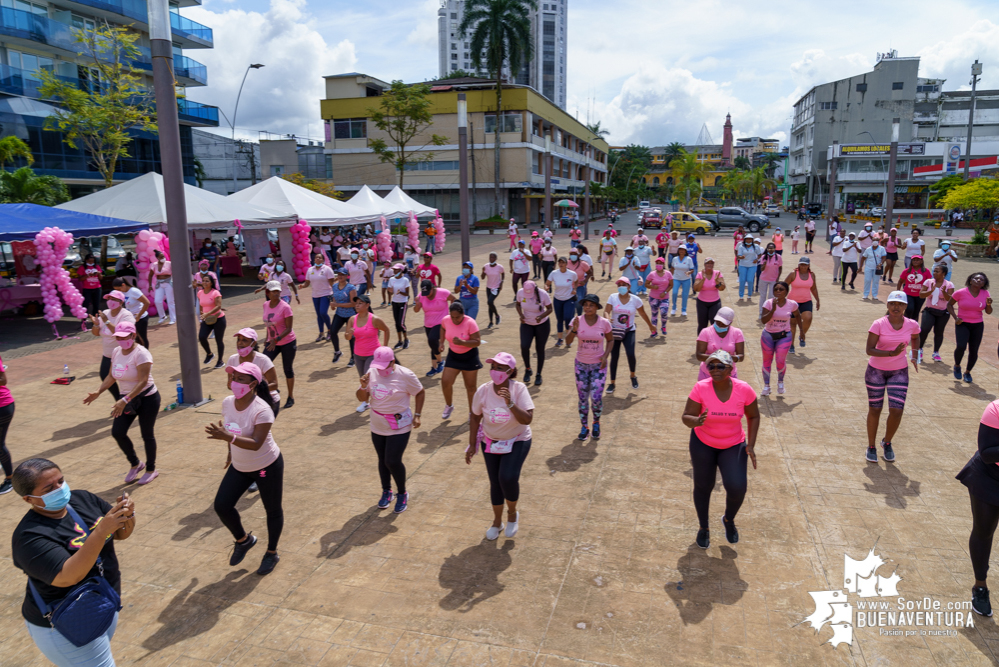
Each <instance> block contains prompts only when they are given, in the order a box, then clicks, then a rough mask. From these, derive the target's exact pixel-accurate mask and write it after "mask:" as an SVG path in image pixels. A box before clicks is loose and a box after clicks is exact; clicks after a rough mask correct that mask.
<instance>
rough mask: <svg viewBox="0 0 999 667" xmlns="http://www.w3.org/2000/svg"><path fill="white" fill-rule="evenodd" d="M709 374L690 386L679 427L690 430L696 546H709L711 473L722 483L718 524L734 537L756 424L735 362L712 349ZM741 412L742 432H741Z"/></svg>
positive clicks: (750, 395) (754, 407)
mask: <svg viewBox="0 0 999 667" xmlns="http://www.w3.org/2000/svg"><path fill="white" fill-rule="evenodd" d="M707 366H708V373H710V375H711V377H710V378H709V379H707V380H700V381H699V382H697V384H695V385H694V388H693V389H692V390H691V392H690V395H689V396H688V397H687V405H686V407H684V410H683V425H684V426H686V427H687V428H689V429H691V431H690V463H691V465H692V467H693V469H694V474H693V477H694V508H695V509H696V510H697V520H698V523H699V524H700V529H699V530H698V531H697V546H699V547H701V548H702V549H707V548H708V546H710V544H711V532H710V531H709V530H708V509H709V507H710V504H711V492H712V491H713V490H714V488H715V477H716V475H717V474H718V471H719V470H720V471H721V477H722V484H724V485H725V514H723V515H722V519H721V521H722V527H723V528H724V529H725V538H726V539H727V540H728V542H729V543H730V544H735V543H736V542H738V541H739V531H738V530H736V527H735V515H736V514H737V513H738V512H739V508H740V507H742V501H743V500H744V499H745V498H746V489H747V487H748V480H747V474H746V473H747V470H748V465H747V463H748V462H749V461H750V460H752V462H753V470H756V433H757V431H758V430H759V428H760V408H759V405H758V403H757V400H756V392H755V391H753V388H752V387H751V386H749V384H748V383H746V382H743V381H742V380H737V379H734V378H733V377H732V369H733V368H734V367H735V362H734V361H733V360H732V356H731V355H730V354H729V353H728V352H726V351H725V350H716V351H715V352H714V353H712V354H711V355H710V356H708V359H707ZM743 416H745V418H746V425H747V426H748V427H749V428H748V437H747V434H746V433H744V432H743V430H742V418H743Z"/></svg>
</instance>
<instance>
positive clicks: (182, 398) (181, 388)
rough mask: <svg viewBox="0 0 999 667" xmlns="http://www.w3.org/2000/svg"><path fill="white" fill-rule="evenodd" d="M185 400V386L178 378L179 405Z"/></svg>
mask: <svg viewBox="0 0 999 667" xmlns="http://www.w3.org/2000/svg"><path fill="white" fill-rule="evenodd" d="M183 402H184V386H183V385H182V384H181V383H180V380H177V405H180V404H181V403H183Z"/></svg>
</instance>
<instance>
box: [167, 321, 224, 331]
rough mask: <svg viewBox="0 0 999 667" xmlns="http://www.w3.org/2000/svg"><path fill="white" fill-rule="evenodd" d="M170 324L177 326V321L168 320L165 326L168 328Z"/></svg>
mask: <svg viewBox="0 0 999 667" xmlns="http://www.w3.org/2000/svg"><path fill="white" fill-rule="evenodd" d="M171 324H177V320H170V321H169V322H167V326H170V325H171ZM212 333H214V332H212Z"/></svg>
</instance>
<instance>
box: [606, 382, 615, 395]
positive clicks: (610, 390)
mask: <svg viewBox="0 0 999 667" xmlns="http://www.w3.org/2000/svg"><path fill="white" fill-rule="evenodd" d="M614 388H615V387H614V383H613V382H611V383H610V384H609V385H607V393H608V394H613V393H614Z"/></svg>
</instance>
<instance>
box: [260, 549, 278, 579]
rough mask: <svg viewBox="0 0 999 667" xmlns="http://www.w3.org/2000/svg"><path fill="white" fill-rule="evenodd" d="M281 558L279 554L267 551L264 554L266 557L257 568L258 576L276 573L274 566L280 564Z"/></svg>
mask: <svg viewBox="0 0 999 667" xmlns="http://www.w3.org/2000/svg"><path fill="white" fill-rule="evenodd" d="M279 560H281V557H280V556H278V555H277V554H272V553H271V552H269V551H267V552H265V553H264V557H263V558H262V559H261V560H260V567H258V568H257V574H259V575H261V576H263V575H265V574H270V573H271V572H273V571H274V566H275V565H277V564H278V561H279Z"/></svg>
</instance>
